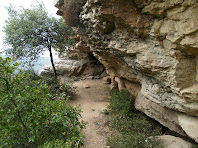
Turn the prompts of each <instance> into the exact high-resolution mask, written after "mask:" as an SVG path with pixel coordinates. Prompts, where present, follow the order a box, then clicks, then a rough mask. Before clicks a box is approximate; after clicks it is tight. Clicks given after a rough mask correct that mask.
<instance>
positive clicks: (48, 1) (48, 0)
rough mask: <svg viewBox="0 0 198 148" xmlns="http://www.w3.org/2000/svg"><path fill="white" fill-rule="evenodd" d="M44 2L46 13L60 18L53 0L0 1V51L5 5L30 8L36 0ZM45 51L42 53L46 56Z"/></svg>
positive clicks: (0, 47) (5, 12)
mask: <svg viewBox="0 0 198 148" xmlns="http://www.w3.org/2000/svg"><path fill="white" fill-rule="evenodd" d="M42 1H43V3H44V5H45V7H46V9H47V11H48V13H49V14H50V15H52V16H54V17H56V18H60V17H59V16H58V15H56V11H57V8H55V7H54V0H37V1H36V0H25V1H24V0H4V1H2V2H1V5H0V12H1V16H0V51H2V50H3V48H4V47H3V37H4V33H3V32H2V29H3V26H4V24H5V23H4V22H5V20H6V19H7V18H8V12H7V10H6V8H5V7H6V6H9V4H12V5H13V6H16V7H20V6H23V7H25V8H31V6H32V5H35V4H36V3H37V2H42ZM46 54H47V52H46V53H44V56H47V55H46Z"/></svg>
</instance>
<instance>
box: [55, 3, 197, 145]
mask: <svg viewBox="0 0 198 148" xmlns="http://www.w3.org/2000/svg"><path fill="white" fill-rule="evenodd" d="M75 4H76V9H71V8H72V6H73V5H72V0H59V1H56V6H57V7H58V8H59V9H60V10H59V11H61V12H62V13H61V15H62V16H63V17H64V19H65V21H66V23H67V24H69V25H70V23H71V22H68V20H69V21H72V14H73V13H75V14H79V15H77V16H75V19H74V22H78V23H75V24H72V26H75V27H78V31H77V33H78V34H79V36H80V37H81V42H82V41H83V42H86V46H87V47H88V48H89V51H90V52H92V54H93V55H94V56H95V57H97V59H98V60H99V61H100V62H101V63H102V64H103V65H104V66H105V68H106V69H107V71H108V74H109V75H110V76H111V77H112V80H111V82H114V81H115V82H116V83H117V84H116V85H118V88H127V89H128V90H129V91H130V92H131V94H132V95H133V96H135V97H136V100H135V104H136V107H137V109H139V110H141V111H142V112H144V113H145V114H147V115H148V116H150V117H152V118H154V119H156V120H157V121H159V122H160V123H161V124H163V125H164V126H167V127H168V128H170V129H171V130H174V131H176V132H178V133H180V134H182V135H188V136H189V137H190V138H192V139H194V140H195V141H196V142H198V141H197V136H195V134H192V130H191V129H190V128H186V125H188V127H191V126H192V127H195V126H194V125H195V124H197V125H198V121H197V119H198V95H197V94H198V91H197V90H198V84H197V81H198V72H197V69H198V66H197V64H198V56H197V55H198V19H197V14H198V1H197V0H160V1H157V0H78V1H75ZM69 6H71V7H69ZM69 10H70V11H69ZM71 10H72V11H71ZM183 116H185V118H183ZM187 118H189V119H192V118H193V122H188V123H187V124H186V122H185V120H186V119H187ZM194 119H195V120H194ZM193 129H194V132H195V133H197V132H198V128H193Z"/></svg>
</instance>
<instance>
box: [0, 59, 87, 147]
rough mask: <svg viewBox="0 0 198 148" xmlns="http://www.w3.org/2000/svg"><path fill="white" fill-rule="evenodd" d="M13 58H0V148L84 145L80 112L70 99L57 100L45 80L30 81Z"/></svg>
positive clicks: (83, 125) (28, 76)
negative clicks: (18, 68) (71, 103)
mask: <svg viewBox="0 0 198 148" xmlns="http://www.w3.org/2000/svg"><path fill="white" fill-rule="evenodd" d="M17 66H18V64H17V63H15V64H12V61H11V59H10V58H6V59H3V58H1V57H0V133H1V134H0V147H3V148H4V147H16V148H34V147H44V146H46V145H47V146H48V145H50V144H53V142H54V141H55V140H56V141H58V142H56V144H62V145H66V144H69V145H70V146H71V147H75V146H76V143H78V144H79V145H82V141H81V139H82V137H83V136H82V134H81V133H80V130H81V129H83V128H84V127H85V124H84V123H83V122H80V121H79V118H80V117H81V116H80V112H81V111H80V110H79V109H78V108H74V107H72V106H71V105H70V104H69V103H68V101H67V100H64V99H54V100H52V99H51V98H52V95H51V91H50V88H49V86H48V85H47V84H46V83H45V82H44V81H42V80H33V81H32V80H31V79H30V75H27V74H25V73H24V72H23V71H21V70H19V72H18V73H15V72H14V71H15V69H16V68H17Z"/></svg>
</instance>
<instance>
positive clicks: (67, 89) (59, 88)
mask: <svg viewBox="0 0 198 148" xmlns="http://www.w3.org/2000/svg"><path fill="white" fill-rule="evenodd" d="M42 79H43V80H44V81H45V82H46V83H47V84H48V86H49V89H50V91H51V97H52V99H68V98H70V97H72V96H73V95H74V94H75V91H74V89H73V88H72V87H71V86H70V85H68V84H60V81H59V79H55V78H54V77H45V76H44V77H42Z"/></svg>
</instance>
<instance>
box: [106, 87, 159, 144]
mask: <svg viewBox="0 0 198 148" xmlns="http://www.w3.org/2000/svg"><path fill="white" fill-rule="evenodd" d="M110 94H111V99H110V105H109V106H108V111H109V115H110V117H111V122H110V125H111V128H112V130H113V131H114V132H113V133H114V134H112V135H111V136H110V137H109V138H108V140H107V145H109V146H110V147H112V148H131V147H137V148H153V147H157V148H160V147H162V146H161V144H160V143H159V142H158V141H155V142H154V141H149V140H148V137H150V136H155V135H160V134H161V131H162V130H161V127H160V126H159V125H158V124H156V123H155V122H154V121H152V120H151V119H149V118H148V117H146V116H145V115H143V114H141V113H140V112H138V111H136V110H135V107H134V105H133V103H132V101H133V99H132V98H131V96H130V93H129V92H128V91H127V90H122V91H121V92H117V91H115V90H113V91H111V92H110ZM115 133H117V134H115Z"/></svg>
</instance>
